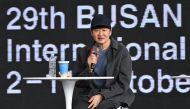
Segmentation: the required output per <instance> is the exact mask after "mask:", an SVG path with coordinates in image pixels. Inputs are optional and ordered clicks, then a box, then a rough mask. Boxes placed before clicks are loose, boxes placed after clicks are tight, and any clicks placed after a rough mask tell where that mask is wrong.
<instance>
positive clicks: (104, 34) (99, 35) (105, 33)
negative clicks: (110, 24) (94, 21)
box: [91, 28, 112, 45]
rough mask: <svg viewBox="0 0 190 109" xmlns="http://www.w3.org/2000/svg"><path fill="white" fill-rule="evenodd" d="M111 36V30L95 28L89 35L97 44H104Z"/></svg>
mask: <svg viewBox="0 0 190 109" xmlns="http://www.w3.org/2000/svg"><path fill="white" fill-rule="evenodd" d="M111 34H112V30H111V29H109V28H97V29H92V30H91V35H92V37H93V39H94V40H95V41H96V43H98V44H101V45H103V44H106V43H107V42H108V41H109V40H110V39H109V38H110V36H111Z"/></svg>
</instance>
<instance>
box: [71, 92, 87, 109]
mask: <svg viewBox="0 0 190 109" xmlns="http://www.w3.org/2000/svg"><path fill="white" fill-rule="evenodd" d="M88 100H89V98H88V96H81V95H79V96H78V97H77V98H76V99H74V100H73V106H72V107H73V109H88V105H89V103H88Z"/></svg>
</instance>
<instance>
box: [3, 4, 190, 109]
mask: <svg viewBox="0 0 190 109" xmlns="http://www.w3.org/2000/svg"><path fill="white" fill-rule="evenodd" d="M189 5H190V1H189V0H172V1H171V0H143V1H142V0H135V1H134V0H109V1H108V0H16V1H15V0H1V1H0V7H1V9H0V22H1V23H0V106H1V108H2V109H53V108H54V109H55V108H56V109H64V108H65V99H64V93H63V89H62V86H61V83H60V82H59V81H57V82H55V81H26V80H23V79H22V78H23V77H38V76H39V77H44V76H45V75H46V74H47V73H48V70H49V69H48V59H49V56H50V54H52V53H53V54H55V55H56V56H57V57H58V59H57V61H59V60H67V61H70V63H71V65H70V69H71V70H72V63H73V62H75V61H76V57H77V54H76V52H77V50H78V48H82V47H84V46H86V45H89V44H91V43H92V39H91V36H90V31H89V27H90V19H92V17H93V16H94V15H95V14H105V15H106V16H108V17H109V18H110V19H111V20H112V27H113V35H112V37H114V38H115V39H116V40H117V41H119V42H120V43H123V44H124V45H125V46H126V49H128V50H129V52H130V54H131V58H132V60H133V75H132V80H131V84H130V87H131V89H132V90H133V92H134V93H135V94H136V99H135V101H134V103H133V104H132V107H131V109H142V108H143V109H189V101H190V94H189V92H190V80H188V79H172V78H171V76H176V75H181V74H185V75H190V67H189V65H190V58H189V57H190V32H189V25H190V22H189V19H190V14H189V10H190V7H189Z"/></svg>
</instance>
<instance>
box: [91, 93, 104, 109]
mask: <svg viewBox="0 0 190 109" xmlns="http://www.w3.org/2000/svg"><path fill="white" fill-rule="evenodd" d="M102 99H103V97H102V95H100V94H98V95H94V96H92V97H91V98H90V100H89V101H88V102H89V103H90V105H89V106H88V108H90V109H95V108H96V107H97V106H98V105H99V104H100V102H101V101H102Z"/></svg>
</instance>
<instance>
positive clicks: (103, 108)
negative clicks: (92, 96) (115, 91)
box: [96, 100, 120, 109]
mask: <svg viewBox="0 0 190 109" xmlns="http://www.w3.org/2000/svg"><path fill="white" fill-rule="evenodd" d="M119 106H120V103H115V102H113V101H111V100H103V101H102V102H101V103H100V104H99V105H98V107H97V108H96V109H117V108H118V107H119Z"/></svg>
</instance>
